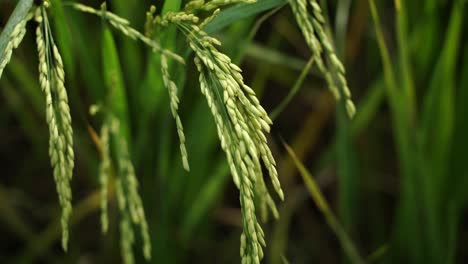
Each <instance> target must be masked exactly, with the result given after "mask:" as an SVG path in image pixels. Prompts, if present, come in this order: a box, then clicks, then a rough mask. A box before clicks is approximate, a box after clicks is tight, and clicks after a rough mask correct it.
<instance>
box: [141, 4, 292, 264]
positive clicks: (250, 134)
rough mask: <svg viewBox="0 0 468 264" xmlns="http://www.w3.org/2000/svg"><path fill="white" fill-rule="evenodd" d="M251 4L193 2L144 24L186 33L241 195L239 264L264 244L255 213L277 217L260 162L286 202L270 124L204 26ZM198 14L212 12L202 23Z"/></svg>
mask: <svg viewBox="0 0 468 264" xmlns="http://www.w3.org/2000/svg"><path fill="white" fill-rule="evenodd" d="M239 2H252V1H232V0H231V1H226V0H225V1H207V2H205V1H191V2H189V3H188V4H187V5H186V6H185V8H184V10H183V11H182V12H169V13H167V14H165V15H163V16H162V17H159V16H156V17H153V16H152V15H151V14H152V13H154V8H152V10H151V11H150V12H149V13H148V16H147V17H148V18H149V19H152V21H150V22H148V21H147V25H148V24H151V23H152V24H159V25H161V26H166V25H168V24H171V23H172V24H174V25H176V26H177V28H178V29H179V30H180V31H181V32H183V33H184V35H185V36H186V38H187V41H188V43H189V46H190V48H191V49H192V50H193V51H194V53H195V58H194V62H195V65H196V66H197V69H198V71H199V74H200V75H199V83H200V88H201V92H202V93H203V95H204V96H205V97H206V100H207V102H208V105H209V107H210V109H211V113H212V115H213V117H214V121H215V123H216V127H217V130H218V137H219V139H220V141H221V147H222V149H223V150H224V152H225V153H226V156H227V161H228V164H229V167H230V170H231V174H232V177H233V180H234V183H235V184H236V186H237V188H238V189H239V192H240V197H239V199H240V204H241V210H242V222H243V229H244V231H243V233H242V235H241V249H240V254H241V257H242V263H260V261H261V259H262V258H263V248H262V247H264V246H265V239H264V233H263V230H262V227H261V226H260V223H259V221H258V220H257V208H258V209H259V210H260V212H261V215H262V216H263V218H266V215H267V210H268V208H269V209H270V210H271V211H272V212H273V215H274V216H275V217H277V216H278V212H277V210H276V206H275V202H274V200H273V198H272V197H271V196H270V194H269V192H268V188H267V186H266V184H265V181H264V176H263V173H262V166H261V163H262V162H263V164H264V165H265V167H266V168H267V170H268V174H269V175H270V179H271V182H272V185H273V188H274V189H275V191H276V193H277V194H278V196H279V197H280V198H281V199H284V194H283V191H282V190H281V187H280V183H279V180H278V173H277V171H276V167H275V166H276V163H275V160H274V158H273V155H272V153H271V151H270V149H269V147H268V144H267V138H266V136H265V133H268V132H269V131H270V125H271V123H272V121H271V120H270V118H269V117H268V114H267V113H266V111H265V110H264V109H263V107H262V106H261V105H260V102H259V100H258V99H257V97H256V95H255V92H254V91H253V90H252V89H251V88H250V87H249V86H247V85H246V84H245V83H244V81H243V77H242V74H241V69H240V68H239V67H238V66H237V65H235V64H233V63H232V62H231V59H230V58H229V57H228V56H226V55H225V54H223V53H221V52H220V51H219V50H218V49H217V48H216V46H219V45H220V42H219V41H218V40H217V39H215V38H213V37H211V36H208V35H207V34H206V33H205V32H204V31H203V27H204V26H205V25H206V24H207V23H208V22H209V21H211V20H212V19H213V18H214V17H215V16H216V15H217V14H218V13H219V8H220V7H221V6H223V5H228V4H233V3H239ZM198 11H212V13H211V15H210V16H208V17H207V18H205V19H204V20H201V19H200V18H199V17H198V16H197V12H198Z"/></svg>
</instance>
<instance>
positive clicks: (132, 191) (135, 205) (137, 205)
mask: <svg viewBox="0 0 468 264" xmlns="http://www.w3.org/2000/svg"><path fill="white" fill-rule="evenodd" d="M115 136H116V140H119V143H118V144H119V145H120V151H119V154H118V155H119V156H118V161H117V163H118V171H119V172H118V173H119V177H120V179H121V183H122V184H123V186H122V187H123V189H124V198H125V200H126V205H127V210H128V213H129V216H130V219H131V222H132V223H133V224H134V225H137V226H139V227H140V234H141V237H142V239H143V255H144V256H145V258H146V259H147V260H149V259H150V258H151V240H150V236H149V230H148V223H147V222H146V216H145V211H144V208H143V202H142V200H141V197H140V195H139V194H138V181H137V178H136V175H135V169H134V168H133V164H132V161H131V160H130V157H129V153H128V148H127V143H126V141H125V140H124V139H123V138H122V137H120V136H119V134H118V133H116V135H115ZM125 214H127V212H123V216H124V217H123V221H126V220H125ZM124 225H126V224H124ZM130 228H131V225H130ZM125 232H129V231H125ZM132 232H133V231H132ZM123 235H124V233H123ZM122 239H125V238H124V237H123V238H122ZM132 244H133V241H132ZM123 249H124V250H126V249H125V248H123ZM127 263H130V262H127Z"/></svg>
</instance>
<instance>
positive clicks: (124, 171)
mask: <svg viewBox="0 0 468 264" xmlns="http://www.w3.org/2000/svg"><path fill="white" fill-rule="evenodd" d="M106 114H107V116H106V118H105V121H104V124H103V125H102V127H101V133H100V143H101V144H100V145H101V158H102V160H101V164H100V169H99V182H100V185H101V227H102V232H103V233H106V232H107V229H108V225H109V220H108V214H107V207H108V205H107V204H108V189H109V181H110V178H111V177H112V176H113V175H114V174H115V175H116V176H117V177H116V178H115V181H114V185H115V193H116V196H117V204H118V207H119V212H120V215H121V218H120V225H119V226H120V236H121V239H120V247H121V251H122V258H123V260H124V263H127V264H131V263H134V262H135V260H134V255H133V250H132V247H133V244H134V243H135V231H134V229H133V225H136V226H139V227H140V234H141V237H142V240H143V255H144V256H145V258H146V259H147V260H149V259H150V258H151V242H150V236H149V232H148V224H147V222H146V217H145V211H144V209H143V203H142V200H141V198H140V195H139V194H138V181H137V178H136V175H135V169H134V167H133V164H132V162H131V159H130V156H129V153H128V147H127V142H126V140H125V139H124V137H123V135H122V134H121V133H120V130H119V121H118V119H117V118H116V117H114V116H113V115H112V114H110V113H106ZM111 151H113V153H114V155H111ZM112 157H115V159H114V160H113V159H112Z"/></svg>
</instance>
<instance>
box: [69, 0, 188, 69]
mask: <svg viewBox="0 0 468 264" xmlns="http://www.w3.org/2000/svg"><path fill="white" fill-rule="evenodd" d="M70 5H71V6H72V7H73V8H74V9H76V10H79V11H81V12H85V13H89V14H93V15H96V16H99V17H102V18H104V19H106V20H107V21H108V22H109V24H111V25H112V26H113V27H114V28H116V29H117V30H118V31H120V32H121V33H123V34H124V35H126V36H127V37H129V38H131V39H133V40H140V41H141V42H143V43H144V44H146V45H147V46H149V47H151V48H152V49H153V51H157V52H160V53H161V54H165V55H167V56H168V57H171V58H172V59H174V60H176V61H178V62H180V63H182V64H183V63H184V59H183V58H182V57H180V56H179V55H177V54H175V53H173V52H171V51H169V50H166V49H163V48H161V45H160V44H159V43H158V42H156V41H155V40H152V39H150V38H148V37H146V36H145V35H143V34H142V33H140V32H139V31H138V30H136V29H134V28H132V27H131V25H130V22H129V21H128V20H126V19H124V18H122V17H120V16H118V15H116V14H114V13H112V12H109V11H106V9H105V8H103V9H101V10H97V9H94V8H92V7H89V6H86V5H83V4H79V3H71V4H70Z"/></svg>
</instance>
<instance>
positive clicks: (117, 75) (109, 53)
mask: <svg viewBox="0 0 468 264" xmlns="http://www.w3.org/2000/svg"><path fill="white" fill-rule="evenodd" d="M103 23H105V22H103ZM102 34H103V35H102V69H103V73H104V81H105V84H106V87H107V96H106V98H107V99H106V100H107V101H106V106H108V107H109V109H108V110H109V111H110V112H111V113H112V115H114V116H116V117H117V119H118V120H119V131H120V133H121V135H123V136H124V138H125V139H126V141H127V142H128V143H130V142H129V139H130V131H129V117H128V103H127V96H126V91H125V85H124V81H123V78H122V70H121V68H120V60H119V55H118V52H117V47H116V45H115V41H114V38H113V36H112V33H111V31H110V29H109V28H108V26H107V25H105V24H103V33H102Z"/></svg>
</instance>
